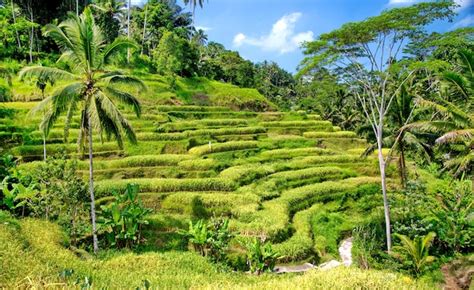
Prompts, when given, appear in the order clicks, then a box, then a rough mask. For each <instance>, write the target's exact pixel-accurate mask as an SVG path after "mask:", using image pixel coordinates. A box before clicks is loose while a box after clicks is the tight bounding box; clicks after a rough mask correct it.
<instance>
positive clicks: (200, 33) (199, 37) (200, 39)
mask: <svg viewBox="0 0 474 290" xmlns="http://www.w3.org/2000/svg"><path fill="white" fill-rule="evenodd" d="M192 41H193V42H194V43H196V44H197V45H199V46H204V45H206V43H207V35H206V32H204V30H202V29H198V30H196V31H195V32H194V34H193V37H192Z"/></svg>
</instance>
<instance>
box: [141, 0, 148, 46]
mask: <svg viewBox="0 0 474 290" xmlns="http://www.w3.org/2000/svg"><path fill="white" fill-rule="evenodd" d="M147 16H148V5H146V7H145V20H144V22H143V37H142V52H141V54H143V49H144V47H145V34H146V22H147Z"/></svg>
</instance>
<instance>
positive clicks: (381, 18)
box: [299, 1, 454, 252]
mask: <svg viewBox="0 0 474 290" xmlns="http://www.w3.org/2000/svg"><path fill="white" fill-rule="evenodd" d="M453 6H454V3H453V2H450V1H440V2H429V3H419V4H416V5H413V6H410V7H403V8H395V9H391V10H387V11H383V12H382V13H381V14H380V15H378V16H374V17H370V18H367V19H366V20H364V21H360V22H352V23H347V24H344V25H343V26H342V27H341V28H339V29H336V30H334V31H332V32H329V33H325V34H322V35H320V36H319V38H318V39H317V40H316V41H313V42H309V43H307V44H306V46H305V48H306V50H305V54H307V55H309V57H306V58H305V60H304V61H303V67H302V70H301V71H300V73H299V74H300V75H303V76H304V75H305V74H306V73H307V72H308V71H311V70H313V69H315V68H321V67H322V68H328V69H331V70H333V71H336V70H338V71H339V72H342V73H340V79H341V81H343V82H345V83H346V84H347V86H348V88H349V90H350V91H351V93H353V94H354V95H355V96H356V97H357V99H358V101H359V104H360V106H361V107H362V110H363V112H364V115H365V119H366V121H367V123H368V124H369V125H370V127H371V129H372V131H373V133H374V136H375V138H376V142H377V150H378V154H377V157H378V162H379V171H380V179H381V186H382V195H383V203H384V213H385V227H386V238H387V250H388V251H389V252H390V249H391V244H392V242H391V229H390V206H389V203H388V196H387V180H386V172H385V171H386V166H387V158H386V157H385V156H383V155H382V148H383V138H384V128H385V122H386V116H387V113H388V112H389V110H390V106H391V105H392V103H393V99H394V98H395V96H396V92H397V91H398V90H399V88H400V87H401V85H403V83H404V82H405V81H406V80H407V79H408V78H409V77H410V76H411V73H408V74H407V75H406V77H405V78H404V79H403V80H402V81H401V82H400V83H398V84H397V83H393V79H394V78H393V77H392V76H393V74H394V66H393V64H396V63H397V60H398V59H399V58H400V53H401V51H402V48H403V46H404V44H406V43H407V41H408V40H410V39H412V38H415V37H417V35H419V34H420V33H422V32H424V27H425V26H426V25H428V24H430V23H432V22H433V21H435V20H438V19H445V18H448V19H450V18H451V17H452V16H453V15H454V12H453ZM393 87H395V88H396V89H395V90H394V89H393Z"/></svg>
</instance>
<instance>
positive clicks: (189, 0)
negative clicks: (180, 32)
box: [184, 0, 204, 25]
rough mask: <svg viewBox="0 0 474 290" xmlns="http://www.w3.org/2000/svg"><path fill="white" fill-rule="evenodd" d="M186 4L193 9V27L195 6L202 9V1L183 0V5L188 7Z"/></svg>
mask: <svg viewBox="0 0 474 290" xmlns="http://www.w3.org/2000/svg"><path fill="white" fill-rule="evenodd" d="M188 4H189V5H190V6H191V8H192V9H193V25H194V15H195V13H196V6H198V5H199V7H201V8H202V6H203V5H204V0H184V5H188Z"/></svg>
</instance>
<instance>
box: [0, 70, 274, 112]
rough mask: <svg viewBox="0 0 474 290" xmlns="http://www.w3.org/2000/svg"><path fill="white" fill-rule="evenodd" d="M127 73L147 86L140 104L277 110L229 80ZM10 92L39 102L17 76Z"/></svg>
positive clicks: (33, 86) (35, 91) (32, 85)
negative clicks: (173, 81)
mask: <svg viewBox="0 0 474 290" xmlns="http://www.w3.org/2000/svg"><path fill="white" fill-rule="evenodd" d="M1 66H2V64H1V63H0V67H1ZM5 66H6V64H5ZM17 69H18V68H17ZM125 71H126V70H125ZM130 73H131V74H133V75H134V76H136V77H139V78H140V79H141V80H142V81H143V82H144V83H145V84H146V86H147V88H148V89H147V90H146V91H137V92H134V93H136V94H137V96H139V97H140V99H141V101H142V102H143V103H148V104H150V105H152V104H153V105H157V104H158V105H201V106H202V105H204V106H225V107H229V108H233V109H235V110H239V109H245V110H251V111H262V110H272V111H274V110H276V109H277V107H276V106H275V104H273V103H271V102H270V101H269V100H267V99H266V98H265V97H264V96H263V95H261V94H260V93H259V92H258V91H257V90H256V89H253V88H241V87H238V86H236V85H232V84H229V83H225V82H220V81H215V80H209V79H207V78H205V77H194V78H181V77H176V79H175V85H174V86H172V85H171V84H170V83H172V81H171V80H170V79H167V78H166V77H164V76H161V75H158V74H151V73H145V72H138V71H133V70H132V71H130ZM61 85H62V83H61V82H59V83H55V84H54V87H52V86H51V85H50V84H47V85H46V88H45V91H44V93H45V95H46V96H48V95H50V94H51V93H52V92H53V91H54V90H55V89H56V88H57V87H58V86H61ZM11 94H12V101H39V100H41V99H42V93H41V90H40V89H38V88H37V87H36V84H35V82H34V81H20V80H19V79H18V78H13V80H12V86H11ZM7 106H8V105H7Z"/></svg>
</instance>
